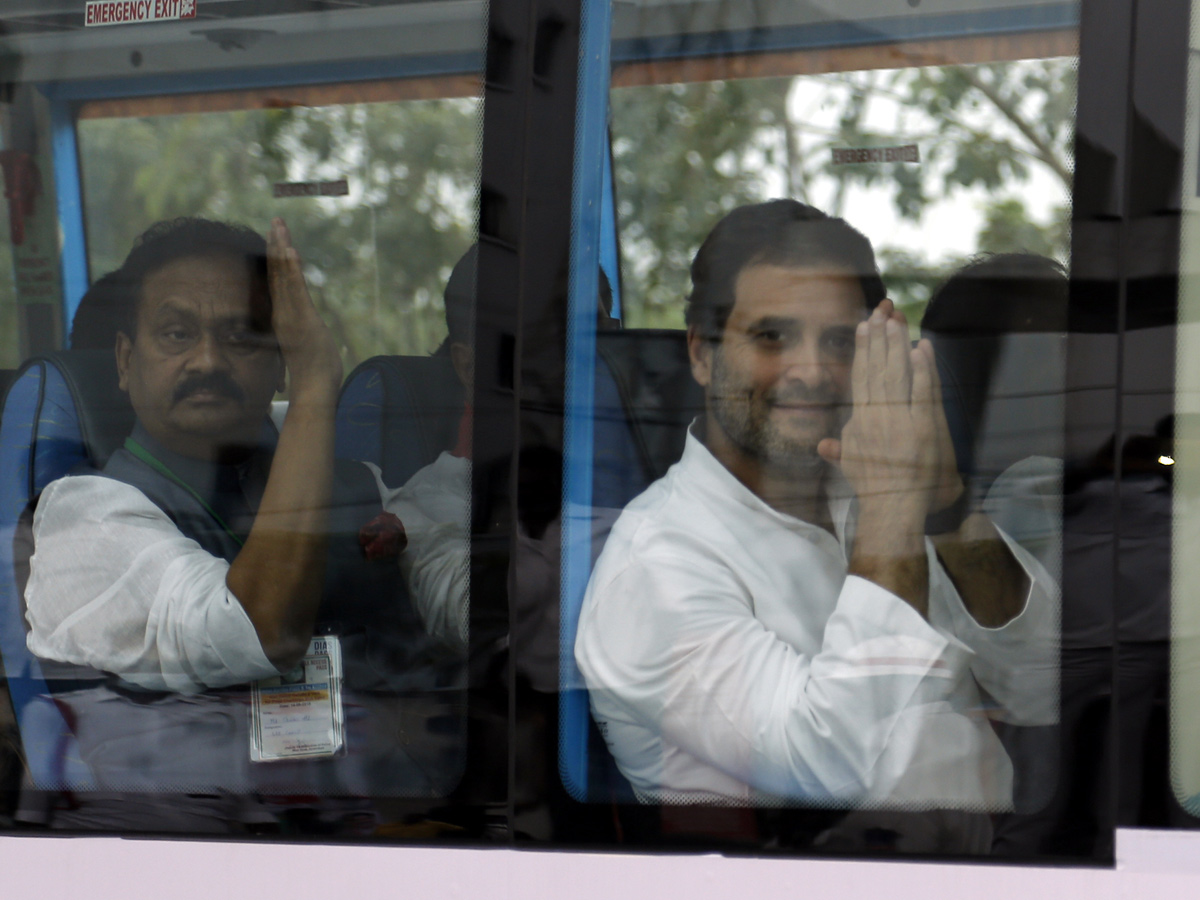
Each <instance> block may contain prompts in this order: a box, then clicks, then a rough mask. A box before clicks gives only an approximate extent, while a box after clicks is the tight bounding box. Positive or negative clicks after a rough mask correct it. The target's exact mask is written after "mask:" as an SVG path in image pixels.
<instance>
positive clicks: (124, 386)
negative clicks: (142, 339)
mask: <svg viewBox="0 0 1200 900" xmlns="http://www.w3.org/2000/svg"><path fill="white" fill-rule="evenodd" d="M131 353H133V341H132V340H131V339H130V337H129V335H127V334H126V333H125V332H123V331H118V332H117V344H116V354H117V386H118V387H120V388H121V390H123V391H124V392H125V393H129V355H130V354H131Z"/></svg>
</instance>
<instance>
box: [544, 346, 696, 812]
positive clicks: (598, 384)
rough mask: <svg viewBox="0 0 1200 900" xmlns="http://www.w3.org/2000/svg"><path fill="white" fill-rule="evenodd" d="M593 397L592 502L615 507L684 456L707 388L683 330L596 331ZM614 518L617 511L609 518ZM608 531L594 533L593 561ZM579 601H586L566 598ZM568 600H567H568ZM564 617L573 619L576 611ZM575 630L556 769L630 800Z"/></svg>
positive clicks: (597, 791) (592, 789)
mask: <svg viewBox="0 0 1200 900" xmlns="http://www.w3.org/2000/svg"><path fill="white" fill-rule="evenodd" d="M595 373H596V377H595V383H594V400H593V435H592V445H593V451H592V457H593V461H592V464H593V478H592V485H593V487H592V505H593V507H596V508H598V509H609V510H612V511H616V510H620V509H622V508H624V506H625V505H626V504H627V503H628V502H629V501H630V500H632V499H633V498H634V497H636V496H637V495H638V494H640V493H641V492H642V491H644V490H645V489H646V488H647V487H649V486H650V484H651V483H652V482H654V481H656V480H657V479H659V478H661V477H662V476H663V475H664V474H666V471H667V469H669V468H670V467H671V466H672V465H673V464H674V463H676V462H677V461H678V460H679V458H680V457H681V456H682V455H683V446H684V442H685V440H686V438H687V429H688V426H689V425H690V424H691V422H692V420H693V419H694V418H695V417H696V416H697V415H699V414H700V413H701V412H702V411H703V410H704V392H703V390H702V389H701V388H700V386H699V385H698V384H697V383H696V382H695V380H694V379H693V378H692V371H691V363H690V360H689V358H688V349H687V333H686V332H684V331H679V330H673V329H627V330H624V331H602V332H599V333H598V334H597V335H596V370H595ZM610 518H611V519H613V520H615V518H616V516H615V514H614V515H612V516H611V517H610ZM606 537H607V533H596V534H594V535H593V538H592V541H593V544H592V559H593V560H595V559H596V557H597V556H599V554H600V551H601V549H603V543H604V540H605V538H606ZM571 601H573V602H575V603H577V604H582V601H583V598H582V597H578V598H571ZM571 601H568V602H571ZM570 612H571V613H572V614H570V615H568V614H567V613H568V611H567V610H564V611H563V621H567V622H575V621H578V609H575V610H572V611H570ZM574 646H575V635H574V634H570V635H564V638H563V644H562V647H563V650H562V652H563V655H564V662H565V663H566V671H568V672H569V673H570V674H569V677H568V678H567V680H566V682H565V683H564V685H563V687H562V691H561V697H560V707H559V708H560V713H559V750H560V757H559V762H560V772H561V775H562V777H563V782H564V785H565V786H566V788H567V790H568V791H569V792H570V793H571V794H572V795H573V796H575V797H576V798H577V799H581V800H584V799H592V800H602V799H611V800H615V801H617V802H622V803H631V802H634V799H635V798H634V795H633V789H632V788H631V787H630V785H629V783H628V782H627V781H626V780H625V779H624V777H623V776H622V775H621V774H620V772H619V771H618V770H617V768H616V765H615V763H614V762H613V760H612V757H611V755H610V754H609V752H608V748H607V746H606V745H605V743H604V740H603V738H602V737H601V735H600V732H599V729H598V728H597V727H596V725H595V723H594V722H593V721H592V717H591V711H590V709H589V703H588V696H587V691H586V690H585V689H581V688H574V687H570V685H572V684H575V685H578V684H582V677H581V676H580V675H579V673H578V671H577V670H576V669H575V662H574V657H573V655H572V648H573V647H574Z"/></svg>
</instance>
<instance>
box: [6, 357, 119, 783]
mask: <svg viewBox="0 0 1200 900" xmlns="http://www.w3.org/2000/svg"><path fill="white" fill-rule="evenodd" d="M132 426H133V410H132V409H131V408H130V406H129V403H128V400H127V399H126V398H125V395H124V394H123V393H122V392H121V391H120V390H119V389H118V388H117V375H116V366H115V364H114V362H113V354H112V352H111V351H62V352H59V353H53V354H48V355H46V356H42V357H35V358H33V359H31V360H29V361H28V362H26V363H25V364H24V365H23V366H22V367H21V368H20V369H19V370H18V371H17V373H16V375H15V376H14V378H13V381H12V383H11V384H10V386H9V389H8V392H7V393H6V395H5V398H4V405H3V409H2V412H0V657H2V658H3V663H4V672H5V676H6V678H7V684H8V691H9V696H10V698H11V700H12V705H13V712H14V714H15V716H16V720H17V723H18V726H19V729H20V733H21V742H22V746H23V749H24V752H25V757H26V763H27V765H28V767H29V775H30V777H31V780H32V782H33V785H34V786H35V787H37V788H41V789H47V790H53V789H79V788H85V787H87V786H89V785H90V784H91V776H90V773H89V772H88V771H87V768H86V766H84V764H83V763H82V761H81V760H80V759H79V755H78V752H77V748H76V745H75V740H74V736H73V735H72V734H71V731H70V729H69V728H68V727H67V724H66V722H65V721H64V720H63V717H62V715H61V713H60V712H59V710H58V707H57V706H56V705H55V704H54V702H53V700H52V695H51V692H50V690H49V688H48V687H47V684H46V677H45V673H44V672H43V668H42V666H41V665H40V664H39V662H38V660H37V659H36V658H35V657H34V656H33V655H32V654H31V653H30V652H29V650H28V648H27V647H26V645H25V634H26V626H25V621H24V617H23V613H22V603H21V596H20V592H19V589H18V586H17V580H16V573H15V570H14V558H13V538H14V536H15V533H16V528H17V523H18V521H19V519H20V517H21V514H22V512H24V510H25V508H26V506H27V505H28V503H29V501H30V500H31V499H32V498H34V497H36V496H37V495H38V494H39V493H40V492H41V491H42V489H43V488H45V487H46V485H47V484H49V483H50V482H51V481H54V480H55V479H56V478H60V477H62V476H63V475H65V474H67V473H68V472H70V471H71V470H72V469H74V468H76V467H77V466H79V465H82V464H91V465H94V466H100V465H102V464H103V463H104V461H105V460H106V459H107V458H108V455H109V454H111V453H112V451H113V450H115V449H116V448H117V447H118V446H120V443H121V442H122V441H123V440H124V439H125V436H127V435H128V434H129V431H130V429H131V428H132Z"/></svg>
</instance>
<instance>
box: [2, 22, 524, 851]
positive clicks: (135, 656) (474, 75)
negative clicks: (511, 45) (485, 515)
mask: <svg viewBox="0 0 1200 900" xmlns="http://www.w3.org/2000/svg"><path fill="white" fill-rule="evenodd" d="M60 6H62V7H64V11H62V12H61V14H60V13H55V16H54V17H51V18H48V19H44V20H43V19H37V20H29V19H27V17H22V16H21V15H19V14H13V16H11V17H10V18H11V19H12V21H11V22H8V23H7V25H6V34H7V33H8V26H11V28H12V35H13V36H12V37H11V39H8V38H7V37H6V40H7V41H8V43H7V45H6V47H5V58H6V60H15V61H17V62H19V65H14V67H12V68H11V70H10V69H7V68H6V77H11V78H13V79H15V83H14V84H12V85H11V86H10V88H11V89H10V90H7V91H6V92H5V95H4V96H5V101H6V102H5V103H4V121H3V126H4V135H3V136H4V146H5V147H6V148H7V149H5V151H4V153H5V156H4V159H3V162H4V168H5V176H6V189H7V193H6V196H8V197H10V198H13V197H19V196H24V197H25V199H26V200H28V203H27V204H26V205H25V206H24V207H21V212H22V215H23V216H24V219H23V220H22V219H21V216H16V217H13V216H10V217H9V219H10V223H11V224H10V237H11V239H12V245H13V252H12V254H11V260H12V262H11V263H9V262H4V263H2V264H0V269H3V271H0V283H3V282H7V283H8V284H9V287H8V288H7V291H8V292H7V293H4V291H5V290H6V289H5V288H3V287H0V334H3V335H4V341H5V342H6V343H5V344H4V346H3V347H2V348H0V367H13V368H15V367H17V366H20V368H19V369H18V371H17V373H16V376H15V380H14V382H13V387H12V390H11V391H10V393H9V394H8V395H7V399H6V402H5V406H4V410H3V419H2V422H0V457H2V459H3V462H2V463H0V469H3V471H4V472H5V473H6V475H5V478H4V479H3V484H0V654H2V656H3V663H4V672H5V675H6V679H7V680H6V684H7V688H8V692H7V695H8V696H7V698H6V700H7V701H11V704H10V705H11V710H12V711H11V715H3V716H0V727H4V726H6V725H7V724H8V723H9V722H10V721H11V722H12V724H13V728H14V730H13V733H12V737H13V741H12V746H11V747H10V746H8V745H7V744H6V745H5V747H4V749H3V750H2V751H0V753H3V754H4V763H3V764H2V765H0V770H2V771H3V772H4V773H5V777H6V786H9V787H11V788H13V790H14V793H13V794H12V797H13V798H14V799H13V802H12V803H11V804H10V807H11V809H10V810H6V812H11V814H12V817H13V819H14V820H15V822H16V823H17V825H18V827H45V828H50V829H53V830H59V831H62V830H66V831H119V832H126V831H138V832H152V833H182V834H200V833H203V834H218V835H228V834H271V835H286V836H300V835H306V836H311V835H320V836H327V837H330V838H335V839H343V838H387V839H397V838H400V839H444V838H446V837H447V836H449V835H462V834H465V833H468V832H470V831H472V830H473V829H474V830H477V825H475V824H473V823H474V822H476V820H477V817H475V818H472V816H474V812H473V811H472V808H471V806H470V804H471V803H473V802H475V801H474V800H473V799H472V798H473V797H475V796H476V793H475V783H476V781H477V778H476V776H474V775H473V774H472V773H469V772H468V767H467V762H466V755H467V745H466V728H467V726H466V717H467V693H466V657H467V644H468V641H469V638H470V628H469V609H470V604H469V599H470V598H469V587H468V585H469V572H470V566H471V560H470V537H469V530H470V520H471V512H470V496H471V479H472V472H471V469H472V464H471V457H472V451H473V443H472V428H471V424H472V416H471V413H470V408H471V396H472V390H473V354H474V332H473V324H474V303H475V281H476V278H475V267H476V255H477V251H476V250H475V249H474V245H475V242H476V221H477V219H478V195H479V178H480V175H479V169H480V152H481V140H482V98H481V85H482V79H481V77H480V72H481V70H482V63H483V46H482V41H483V36H484V22H485V16H486V8H485V6H484V5H482V4H475V3H424V4H406V3H375V4H366V5H357V8H347V9H339V10H336V11H329V10H326V9H325V8H324V6H325V5H323V4H315V5H314V4H285V5H284V7H279V6H278V5H277V4H267V5H265V6H264V5H263V4H216V3H213V4H176V5H175V6H177V7H179V8H178V9H175V7H170V5H168V7H170V9H168V12H170V10H171V9H175V11H176V12H179V13H180V16H182V18H179V17H176V19H173V20H171V21H165V22H129V21H121V22H117V21H115V20H114V21H112V22H104V23H99V25H102V26H103V27H91V25H92V24H96V23H88V24H86V25H85V19H84V16H85V9H84V6H85V4H83V3H78V4H75V5H74V8H73V9H72V10H67V9H66V7H69V6H70V4H66V5H64V4H60ZM87 6H88V8H89V10H92V12H91V13H88V14H89V15H102V14H103V15H108V14H110V13H112V10H111V9H109V8H110V7H112V8H113V9H116V10H117V11H118V12H117V13H112V14H114V15H116V14H119V15H121V16H129V15H133V14H135V13H137V12H138V10H141V9H143V8H147V9H151V10H156V11H158V12H161V10H159V7H155V6H154V5H153V4H148V5H146V4H143V5H142V6H138V4H95V3H91V4H87ZM160 6H162V5H161V4H160ZM197 7H199V11H198V12H197V11H196V10H197ZM285 7H286V8H285ZM96 8H102V10H109V12H108V13H103V12H101V13H96V12H95V9H96ZM163 8H164V9H166V8H167V7H163ZM189 10H190V11H191V15H189ZM281 10H282V12H281ZM158 12H156V13H155V14H156V15H158ZM192 15H194V18H192ZM160 18H161V16H160ZM168 18H170V16H168ZM18 20H19V21H18ZM9 101H11V102H9ZM22 166H24V167H25V168H24V169H22V168H21V167H22ZM31 172H32V173H33V174H30V173H31ZM22 178H24V179H25V180H24V181H23V180H21V179H22ZM30 179H32V180H30ZM22 185H25V186H26V187H30V191H29V192H27V193H26V194H25V195H21V193H20V191H21V186H22ZM22 223H23V226H24V234H23V236H22V234H20V233H19V230H18V225H19V224H22ZM6 259H7V258H6ZM14 270H15V273H16V274H15V277H14V275H13V274H12V273H13V271H14ZM5 273H8V274H5ZM14 283H15V294H14V291H13V287H12V285H13V284H14ZM14 310H15V312H14ZM16 313H19V315H16ZM14 316H15V317H14ZM5 323H8V324H5ZM9 341H11V346H10V345H9V343H7V342H9ZM496 452H500V451H496ZM13 750H16V751H17V753H16V754H13V752H12V751H13ZM16 760H19V766H18V765H16V764H15V761H16ZM10 762H14V765H12V766H9V765H8V764H9V763H10ZM12 772H19V773H20V784H19V786H18V785H17V784H16V783H15V780H13V779H8V778H7V776H8V775H9V774H10V773H12ZM473 779H475V780H474V781H473ZM10 782H12V783H11V784H10ZM452 795H453V796H454V797H456V798H457V799H456V802H451V801H450V800H449V799H448V798H449V797H451V796H452Z"/></svg>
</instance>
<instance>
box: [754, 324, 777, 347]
mask: <svg viewBox="0 0 1200 900" xmlns="http://www.w3.org/2000/svg"><path fill="white" fill-rule="evenodd" d="M754 340H755V342H756V343H758V344H763V345H767V346H769V345H773V344H782V343H783V332H782V331H780V330H779V329H778V328H764V329H763V330H762V331H756V332H754Z"/></svg>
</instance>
